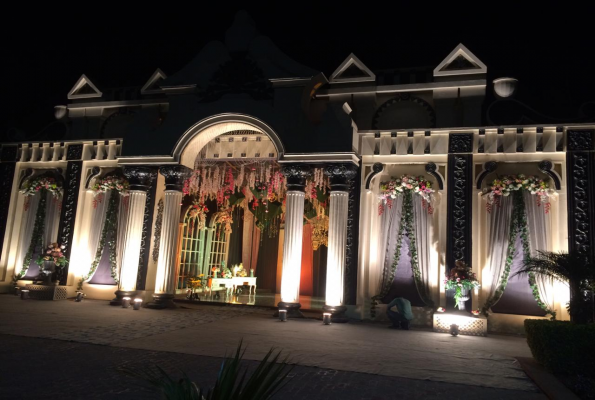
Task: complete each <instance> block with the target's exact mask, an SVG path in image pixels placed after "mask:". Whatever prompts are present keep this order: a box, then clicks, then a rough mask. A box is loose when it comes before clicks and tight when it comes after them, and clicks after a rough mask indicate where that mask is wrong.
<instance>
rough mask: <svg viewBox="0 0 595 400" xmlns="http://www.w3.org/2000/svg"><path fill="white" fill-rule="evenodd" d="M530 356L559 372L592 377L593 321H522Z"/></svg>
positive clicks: (594, 372) (594, 360)
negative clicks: (589, 322)
mask: <svg viewBox="0 0 595 400" xmlns="http://www.w3.org/2000/svg"><path fill="white" fill-rule="evenodd" d="M525 332H526V333H527V343H528V344H529V348H530V349H531V353H532V354H533V358H535V360H537V361H538V362H539V363H540V364H541V365H543V366H544V367H546V368H547V369H549V370H550V371H552V372H554V373H557V374H561V375H570V376H576V375H584V376H590V377H592V378H595V324H574V323H571V322H567V321H544V320H535V319H526V320H525Z"/></svg>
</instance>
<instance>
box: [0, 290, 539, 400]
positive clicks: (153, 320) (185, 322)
mask: <svg viewBox="0 0 595 400" xmlns="http://www.w3.org/2000/svg"><path fill="white" fill-rule="evenodd" d="M0 315H2V318H1V319H0V334H10V335H22V336H28V337H34V338H48V339H59V340H61V341H71V342H75V343H81V344H98V345H107V346H110V347H109V349H110V352H113V350H112V348H114V349H115V348H126V349H129V350H126V351H134V350H132V349H137V350H144V351H147V350H148V351H151V352H173V353H183V354H186V355H194V356H200V357H204V356H209V357H221V356H222V355H224V354H226V352H227V353H229V352H231V351H232V350H233V349H234V348H235V347H236V345H237V343H238V341H239V340H240V339H243V340H244V342H245V343H246V344H247V345H248V350H247V352H246V358H247V359H248V360H259V359H260V358H261V357H262V356H263V355H264V354H265V353H266V352H267V351H268V350H269V349H270V347H272V346H274V347H277V348H280V349H283V350H284V351H286V352H288V353H289V354H290V357H291V360H292V361H294V362H296V363H297V364H299V365H300V366H304V367H319V368H322V369H324V370H326V371H335V374H345V373H346V372H352V373H355V375H358V376H359V375H361V376H368V377H370V376H371V375H365V374H373V376H376V377H386V378H391V377H392V378H406V379H408V382H414V381H413V380H415V382H416V383H417V384H419V383H420V382H424V381H425V382H426V385H427V384H430V383H432V384H433V383H436V384H438V383H447V384H455V385H457V386H458V385H466V387H468V388H471V387H474V388H477V389H480V388H482V387H483V388H494V389H506V390H505V391H504V392H508V391H510V393H511V394H512V393H517V395H519V396H520V395H521V394H523V396H522V397H525V395H526V396H529V397H533V396H535V395H536V394H537V389H536V387H535V386H534V385H533V383H532V382H531V381H530V380H529V379H528V378H527V377H526V375H525V374H524V373H523V371H522V370H521V369H520V368H519V366H518V364H517V363H516V362H515V361H514V358H513V357H514V356H524V357H530V351H529V349H528V347H527V345H526V342H525V339H523V338H517V337H511V336H498V335H491V336H489V337H487V338H482V337H469V336H458V337H452V336H450V335H447V334H439V333H434V332H431V331H425V330H415V329H414V330H410V331H400V330H392V329H387V327H386V325H382V324H373V323H361V322H353V323H349V324H332V325H330V326H324V325H322V323H321V322H320V321H317V320H311V319H305V320H290V321H288V322H280V321H278V320H276V319H274V318H271V311H270V310H267V309H260V308H247V307H246V308H234V307H229V306H228V307H221V306H191V307H190V308H185V309H182V308H180V309H177V310H149V309H142V310H140V311H134V310H132V309H123V308H121V307H110V306H109V305H107V302H104V301H92V300H85V301H83V302H81V303H75V302H73V301H61V302H43V301H34V300H28V301H22V300H19V299H18V298H17V297H16V296H10V295H4V296H0ZM92 347H93V348H102V347H97V346H92ZM103 348H105V347H103ZM64 351H65V352H67V353H68V352H72V356H73V357H75V356H76V351H75V350H74V349H73V350H64ZM121 351H124V350H121ZM106 354H107V352H106ZM110 354H111V353H110ZM178 357H182V356H178ZM184 357H185V356H184ZM215 360H218V359H217V358H216V359H215ZM81 361H83V360H81ZM73 363H76V361H74V360H73ZM217 363H218V361H217ZM336 371H345V372H336ZM362 379H363V378H362ZM374 379H376V378H374ZM367 381H370V379H368V380H367ZM370 382H371V381H370ZM474 390H476V389H474ZM459 393H460V392H459ZM486 394H487V393H486ZM354 398H356V397H354ZM357 398H361V397H357ZM388 398H391V397H388ZM495 398H498V397H495Z"/></svg>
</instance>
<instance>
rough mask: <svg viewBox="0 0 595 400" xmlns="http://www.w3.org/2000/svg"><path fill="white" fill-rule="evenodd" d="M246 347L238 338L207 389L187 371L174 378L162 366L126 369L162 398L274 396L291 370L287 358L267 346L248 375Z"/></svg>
mask: <svg viewBox="0 0 595 400" xmlns="http://www.w3.org/2000/svg"><path fill="white" fill-rule="evenodd" d="M244 353H245V349H244V348H242V341H240V343H239V345H238V348H237V350H236V352H235V355H234V356H233V357H226V358H225V360H224V361H223V363H222V364H221V369H220V370H219V375H218V376H217V380H216V381H215V385H214V386H213V387H211V388H209V389H208V390H206V391H205V390H204V389H203V388H200V387H198V385H196V383H194V382H193V381H192V380H190V378H188V375H186V374H183V377H182V378H181V379H179V380H175V379H173V378H172V377H171V376H170V375H168V374H167V373H166V372H165V371H164V370H163V369H161V368H160V367H158V366H156V367H155V369H156V370H155V369H144V370H141V371H136V370H130V369H125V370H124V372H126V373H127V374H129V375H132V376H134V377H136V378H140V379H142V380H144V381H146V382H148V383H149V384H150V385H151V386H153V387H154V388H155V389H157V390H158V391H159V392H160V394H161V396H162V397H163V398H164V399H171V400H173V399H189V400H194V399H196V400H256V399H258V400H266V399H270V398H271V397H273V395H274V394H275V393H277V392H278V391H279V390H280V389H281V388H282V387H283V385H284V384H285V383H286V382H287V381H286V380H285V379H286V378H287V375H288V374H289V372H291V370H292V368H293V367H292V366H289V365H288V363H287V358H285V359H284V360H282V361H280V355H281V352H280V351H279V352H276V353H275V352H274V349H271V350H269V352H268V353H267V354H266V356H265V357H264V358H263V359H262V361H261V362H260V364H259V365H258V367H256V369H255V370H254V372H252V374H251V375H250V377H247V375H248V374H247V372H248V371H247V369H246V368H242V365H241V361H242V358H243V357H244Z"/></svg>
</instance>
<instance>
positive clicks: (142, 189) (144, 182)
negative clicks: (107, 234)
mask: <svg viewBox="0 0 595 400" xmlns="http://www.w3.org/2000/svg"><path fill="white" fill-rule="evenodd" d="M124 176H125V177H126V179H127V180H128V183H129V184H130V189H129V192H128V196H129V198H128V212H127V214H126V224H125V232H124V234H123V240H124V243H123V247H122V260H121V265H120V277H119V283H118V290H117V291H116V298H114V299H113V300H112V301H111V302H110V304H111V305H113V306H117V305H121V304H122V298H123V297H125V296H128V297H131V296H134V295H135V294H136V277H137V275H138V266H139V256H140V247H141V239H142V233H143V219H144V215H145V204H146V202H147V191H148V190H149V189H150V188H151V183H152V181H153V179H154V178H155V171H153V170H151V169H150V168H146V167H125V168H124Z"/></svg>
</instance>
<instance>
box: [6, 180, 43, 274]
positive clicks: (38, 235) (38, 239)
mask: <svg viewBox="0 0 595 400" xmlns="http://www.w3.org/2000/svg"><path fill="white" fill-rule="evenodd" d="M46 205H47V203H46V196H45V189H41V193H40V197H39V205H38V206H37V212H36V214H35V222H34V225H33V233H32V234H31V243H29V248H28V249H27V253H26V254H25V258H24V260H23V267H22V268H21V271H20V272H19V273H18V274H15V275H14V276H13V278H12V281H13V284H16V282H17V281H18V280H19V279H21V278H22V277H23V276H25V275H26V274H27V271H28V270H29V266H30V265H31V260H32V259H33V253H35V249H36V248H37V247H38V246H40V245H41V244H42V240H43V239H42V237H43V233H44V232H45V212H46Z"/></svg>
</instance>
